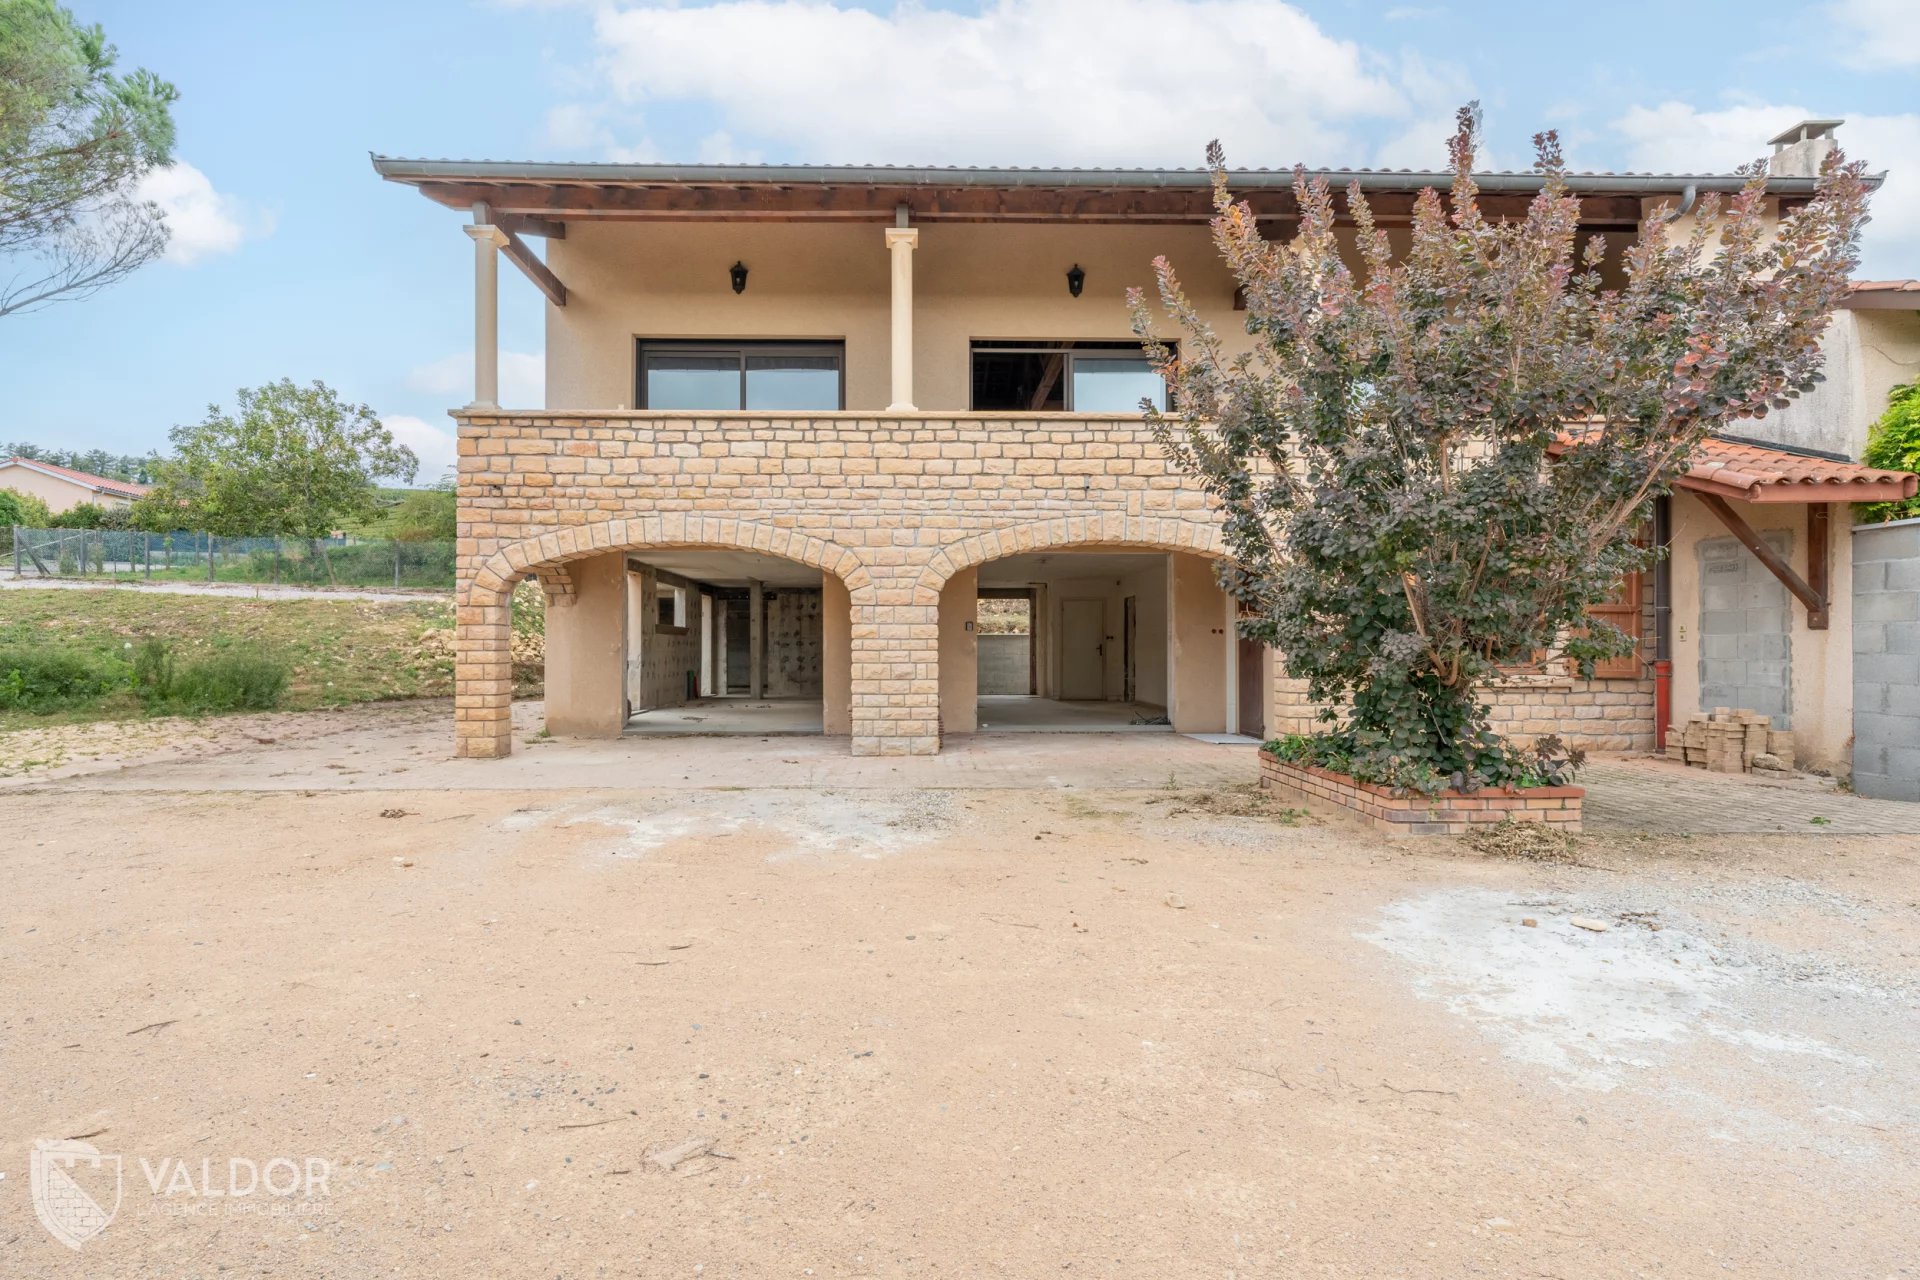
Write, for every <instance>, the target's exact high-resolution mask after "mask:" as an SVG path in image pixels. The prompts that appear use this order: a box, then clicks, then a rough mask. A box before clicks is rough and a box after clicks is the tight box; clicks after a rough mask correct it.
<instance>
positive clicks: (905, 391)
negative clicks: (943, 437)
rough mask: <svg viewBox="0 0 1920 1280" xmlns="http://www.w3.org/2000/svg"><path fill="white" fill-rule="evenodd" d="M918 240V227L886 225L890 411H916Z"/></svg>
mask: <svg viewBox="0 0 1920 1280" xmlns="http://www.w3.org/2000/svg"><path fill="white" fill-rule="evenodd" d="M919 243H920V232H919V230H918V229H917V228H911V227H888V228H887V250H888V252H889V253H891V254H892V255H893V366H892V367H893V403H892V404H890V405H888V406H887V412H888V413H912V412H914V406H913V250H914V247H915V246H916V245H918V244H919Z"/></svg>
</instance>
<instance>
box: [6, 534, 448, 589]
mask: <svg viewBox="0 0 1920 1280" xmlns="http://www.w3.org/2000/svg"><path fill="white" fill-rule="evenodd" d="M10 541H11V543H12V546H11V555H12V559H13V571H14V574H15V576H16V577H20V578H108V579H116V580H120V581H127V582H140V581H145V582H162V581H165V582H216V583H217V582H234V583H259V584H277V585H290V586H303V587H388V588H401V589H406V588H424V589H439V590H451V589H452V588H453V575H454V544H453V543H451V542H399V541H395V540H391V539H374V538H280V537H260V538H221V537H215V536H214V535H212V534H207V533H143V532H141V531H139V530H137V529H27V528H21V527H19V526H15V527H14V528H13V529H12V530H11V538H10Z"/></svg>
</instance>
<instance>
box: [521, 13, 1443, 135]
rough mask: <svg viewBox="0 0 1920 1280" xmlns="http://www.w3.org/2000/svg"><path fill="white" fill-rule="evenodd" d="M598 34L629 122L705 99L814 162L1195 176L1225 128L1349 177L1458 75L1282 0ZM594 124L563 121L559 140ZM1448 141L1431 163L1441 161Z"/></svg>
mask: <svg viewBox="0 0 1920 1280" xmlns="http://www.w3.org/2000/svg"><path fill="white" fill-rule="evenodd" d="M1222 33H1231V34H1232V37H1233V38H1232V39H1229V40H1223V39H1221V35H1222ZM595 36H596V40H597V43H598V45H599V49H600V54H599V70H600V74H601V75H602V77H603V78H604V80H605V83H606V87H607V90H608V92H609V93H610V94H611V96H612V99H613V101H614V102H615V103H617V104H618V105H619V106H620V107H622V108H624V109H625V110H626V111H627V112H628V113H633V112H635V111H636V110H638V109H640V108H643V107H646V106H648V105H651V104H658V103H679V102H684V103H696V104H700V105H701V106H702V108H703V109H705V110H710V111H711V112H713V113H714V115H715V117H716V123H717V125H718V128H717V129H716V130H715V137H714V138H713V139H709V142H710V143H711V142H713V141H716V140H718V139H724V140H725V141H726V143H727V144H728V145H729V146H732V147H736V148H738V149H740V150H742V151H745V152H746V153H747V154H753V153H754V152H753V150H752V149H757V148H760V147H765V148H767V149H769V150H775V149H777V150H780V151H788V152H792V153H795V154H796V155H797V156H798V157H799V158H802V159H806V160H810V161H819V162H848V163H896V164H904V163H938V164H994V163H998V164H1059V165H1102V164H1132V165H1138V164H1179V165H1194V164H1198V163H1200V161H1201V158H1202V148H1203V147H1204V146H1205V144H1206V141H1207V139H1208V138H1210V137H1212V136H1213V135H1214V134H1215V133H1217V132H1222V131H1224V132H1223V136H1222V139H1221V140H1222V141H1223V142H1224V143H1225V144H1226V147H1227V151H1228V156H1229V158H1230V159H1231V160H1232V162H1234V163H1236V164H1242V165H1267V166H1276V167H1285V166H1288V165H1292V164H1294V163H1296V162H1304V163H1308V164H1342V163H1345V164H1350V163H1354V162H1355V161H1356V159H1358V158H1360V157H1364V156H1365V155H1366V154H1367V149H1366V148H1365V147H1364V145H1363V143H1362V142H1361V140H1360V131H1361V130H1362V129H1367V130H1368V131H1371V129H1370V126H1372V125H1374V124H1377V123H1381V122H1384V123H1385V124H1386V125H1387V126H1388V127H1389V128H1392V127H1394V126H1396V125H1397V126H1399V128H1401V129H1405V128H1409V127H1412V126H1413V125H1414V124H1415V122H1418V121H1425V120H1429V119H1432V118H1434V117H1435V116H1436V115H1440V116H1443V115H1444V114H1445V112H1446V111H1447V110H1448V109H1450V108H1451V106H1453V105H1454V104H1455V103H1456V102H1457V101H1459V100H1460V99H1459V97H1458V96H1454V95H1456V94H1458V93H1459V81H1460V77H1459V76H1457V75H1454V74H1443V75H1436V74H1434V73H1433V72H1432V71H1431V70H1430V69H1428V68H1426V67H1423V66H1420V65H1417V60H1415V59H1411V58H1410V57H1408V56H1403V55H1394V56H1388V55H1385V54H1382V53H1379V52H1375V51H1373V50H1370V49H1367V48H1365V47H1364V46H1361V45H1358V44H1356V43H1354V42H1352V41H1347V40H1339V39H1335V38H1334V37H1332V36H1330V35H1328V34H1327V33H1326V32H1324V31H1322V30H1321V29H1320V27H1319V26H1317V25H1316V24H1315V23H1314V21H1313V20H1312V19H1311V18H1310V17H1308V16H1307V15H1306V14H1304V13H1302V12H1301V11H1300V10H1298V9H1296V8H1294V7H1293V6H1291V5H1288V4H1284V3H1280V0H1045V2H1044V3H1043V2H1041V0H991V2H990V3H989V4H988V5H987V6H986V7H985V8H984V9H983V10H982V11H981V12H979V13H977V14H968V13H955V12H948V11H945V10H940V9H934V8H931V7H927V6H924V5H919V4H906V5H901V6H900V7H898V8H896V9H894V10H892V11H891V12H888V13H874V12H870V11H868V10H866V9H861V8H855V7H851V6H850V5H849V6H847V7H842V5H841V4H838V3H823V2H821V0H722V2H721V3H718V4H713V5H707V6H702V7H698V8H694V7H653V6H638V7H629V8H624V9H621V8H616V7H613V6H611V5H609V6H606V7H604V8H601V9H600V10H598V12H597V14H596V17H595ZM1439 94H1444V95H1447V96H1446V97H1444V98H1436V97H1435V96H1434V95H1439ZM580 123H581V121H580V119H579V118H577V116H576V114H575V113H574V111H573V109H572V108H568V109H567V110H566V112H564V113H563V114H562V115H561V117H560V119H559V120H558V121H555V120H553V119H550V120H549V128H550V129H553V128H555V127H556V125H557V126H558V128H559V129H560V130H561V131H563V132H571V133H574V135H575V136H580V135H579V133H578V126H579V125H580ZM629 123H630V121H629ZM594 127H595V128H605V123H604V122H603V121H600V120H595V121H594ZM1446 132H1447V131H1441V132H1440V133H1438V134H1437V135H1436V136H1434V137H1433V139H1432V141H1431V144H1430V150H1429V153H1428V158H1427V159H1426V160H1425V161H1424V164H1425V165H1426V166H1429V167H1433V166H1439V165H1441V164H1443V163H1444V160H1445V150H1444V140H1445V137H1446ZM709 149H711V147H710V148H709Z"/></svg>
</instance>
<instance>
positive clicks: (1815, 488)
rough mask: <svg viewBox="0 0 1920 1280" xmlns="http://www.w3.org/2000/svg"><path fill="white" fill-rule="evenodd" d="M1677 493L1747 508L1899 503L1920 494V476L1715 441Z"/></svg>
mask: <svg viewBox="0 0 1920 1280" xmlns="http://www.w3.org/2000/svg"><path fill="white" fill-rule="evenodd" d="M1677 487H1678V488H1681V489H1691V490H1693V491H1694V492H1696V493H1712V494H1718V495H1720V496H1721V497H1723V498H1737V499H1739V500H1740V501H1741V502H1897V501H1899V500H1901V499H1903V498H1911V497H1913V496H1914V493H1915V491H1916V489H1920V475H1915V474H1914V473H1913V472H1911V471H1884V470H1881V469H1880V468H1878V467H1868V466H1863V465H1861V464H1860V463H1857V462H1840V461H1837V460H1835V459H1832V458H1820V457H1810V456H1808V455H1806V454H1800V453H1792V452H1789V451H1788V450H1785V449H1769V448H1767V447H1766V446H1764V445H1757V444H1749V443H1746V442H1744V441H1735V440H1720V439H1712V440H1706V441H1703V442H1702V443H1701V445H1700V448H1699V449H1698V450H1697V451H1695V453H1694V455H1693V462H1692V465H1691V466H1689V467H1688V468H1687V474H1686V475H1684V476H1682V477H1681V478H1680V480H1679V482H1678V484H1677Z"/></svg>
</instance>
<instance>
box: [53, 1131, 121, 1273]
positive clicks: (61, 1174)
mask: <svg viewBox="0 0 1920 1280" xmlns="http://www.w3.org/2000/svg"><path fill="white" fill-rule="evenodd" d="M31 1172H32V1182H33V1212H34V1214H35V1216H37V1217H38V1218H39V1219H40V1225H41V1226H43V1227H45V1228H46V1229H47V1231H48V1232H49V1233H51V1234H52V1236H53V1238H54V1239H55V1240H58V1241H59V1242H60V1243H61V1244H63V1245H65V1246H67V1248H69V1249H78V1248H79V1247H80V1246H81V1245H83V1244H85V1243H86V1242H87V1241H89V1240H91V1239H93V1238H94V1237H95V1236H97V1235H99V1234H100V1233H101V1232H102V1231H105V1230H106V1229H107V1224H108V1223H109V1222H112V1221H113V1215H114V1214H115V1213H116V1212H117V1211H118V1210H119V1208H120V1157H119V1156H103V1155H101V1154H100V1152H99V1150H98V1148H96V1147H94V1146H93V1145H92V1144H90V1143H86V1142H74V1141H72V1140H67V1139H58V1138H36V1139H35V1140H34V1143H33V1160H32V1170H31Z"/></svg>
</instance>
